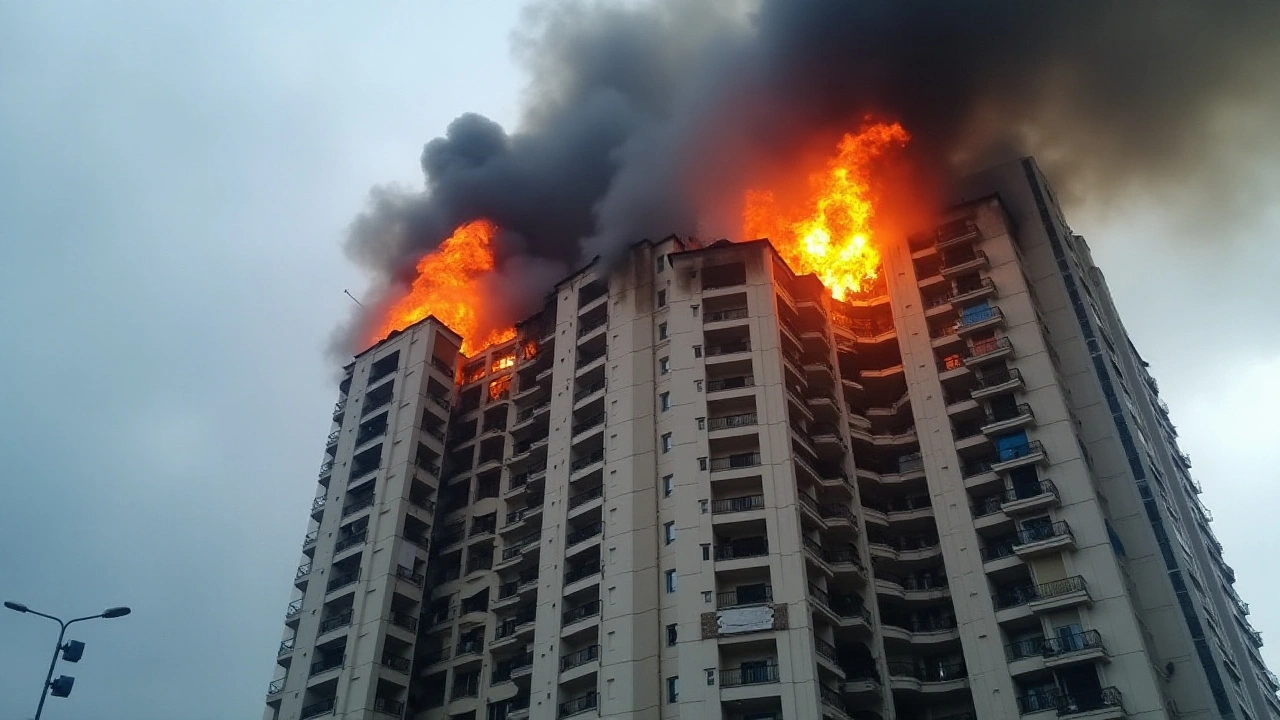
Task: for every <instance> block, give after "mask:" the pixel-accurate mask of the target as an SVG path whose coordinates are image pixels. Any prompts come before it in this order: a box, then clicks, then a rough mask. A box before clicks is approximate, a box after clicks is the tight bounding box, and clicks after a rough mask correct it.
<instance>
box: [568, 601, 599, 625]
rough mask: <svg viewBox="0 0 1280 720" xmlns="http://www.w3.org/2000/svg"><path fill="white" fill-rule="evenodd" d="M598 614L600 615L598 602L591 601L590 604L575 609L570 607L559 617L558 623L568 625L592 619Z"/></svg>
mask: <svg viewBox="0 0 1280 720" xmlns="http://www.w3.org/2000/svg"><path fill="white" fill-rule="evenodd" d="M599 614H600V601H599V600H592V601H591V602H587V603H583V604H581V605H578V606H576V607H571V608H569V609H568V610H565V611H564V614H563V615H561V616H560V621H561V623H562V624H564V625H568V624H570V623H575V622H577V621H579V620H585V619H586V618H589V617H594V616H596V615H599Z"/></svg>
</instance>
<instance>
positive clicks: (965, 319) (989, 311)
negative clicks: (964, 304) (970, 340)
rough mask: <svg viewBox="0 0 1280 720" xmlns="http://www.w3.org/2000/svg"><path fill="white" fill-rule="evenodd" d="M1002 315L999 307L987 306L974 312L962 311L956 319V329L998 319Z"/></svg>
mask: <svg viewBox="0 0 1280 720" xmlns="http://www.w3.org/2000/svg"><path fill="white" fill-rule="evenodd" d="M1003 317H1004V313H1003V312H1001V311H1000V308H998V307H994V306H988V307H985V308H983V309H981V310H976V311H974V312H968V313H962V314H961V316H960V319H959V320H957V321H956V329H957V330H963V329H964V328H966V327H969V326H970V325H977V324H979V323H984V322H986V321H988V320H998V319H1000V318H1003Z"/></svg>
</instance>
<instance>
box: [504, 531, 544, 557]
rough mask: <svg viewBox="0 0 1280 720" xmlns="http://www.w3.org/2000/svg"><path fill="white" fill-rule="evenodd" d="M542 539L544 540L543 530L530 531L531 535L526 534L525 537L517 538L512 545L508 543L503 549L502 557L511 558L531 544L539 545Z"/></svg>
mask: <svg viewBox="0 0 1280 720" xmlns="http://www.w3.org/2000/svg"><path fill="white" fill-rule="evenodd" d="M540 540H542V532H541V531H538V532H534V533H530V534H529V535H525V536H524V537H522V538H520V539H519V540H516V541H515V542H513V543H511V544H510V545H507V546H506V547H504V548H503V549H502V559H503V560H510V559H511V558H513V557H515V556H516V555H519V554H520V553H522V552H524V549H525V548H527V547H529V546H531V545H537V544H538V542H539V541H540Z"/></svg>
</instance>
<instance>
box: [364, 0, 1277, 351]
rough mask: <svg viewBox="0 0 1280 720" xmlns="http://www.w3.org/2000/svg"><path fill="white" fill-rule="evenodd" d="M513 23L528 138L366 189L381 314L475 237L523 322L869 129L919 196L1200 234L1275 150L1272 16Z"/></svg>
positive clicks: (1001, 12) (1210, 8) (658, 14)
mask: <svg viewBox="0 0 1280 720" xmlns="http://www.w3.org/2000/svg"><path fill="white" fill-rule="evenodd" d="M526 19H527V21H528V25H527V27H526V28H525V30H524V31H523V32H522V33H521V34H520V36H519V40H518V41H517V50H518V52H519V56H520V57H521V58H522V61H523V63H524V64H525V66H526V67H527V69H528V71H529V73H530V76H531V78H532V80H531V85H530V88H529V94H528V96H527V98H526V111H525V116H524V118H523V119H522V121H521V123H520V126H519V127H518V128H517V129H516V130H514V131H511V132H508V131H506V130H504V129H503V128H501V127H499V126H498V125H497V124H496V123H494V122H492V121H490V120H487V119H486V118H483V117H480V116H478V115H472V114H466V115H462V116H461V117H459V118H458V119H457V120H455V121H454V122H453V123H451V124H450V126H449V127H448V128H447V129H446V131H445V134H444V136H443V137H440V138H437V139H435V140H432V141H431V142H429V143H427V145H426V148H425V149H424V151H423V154H422V167H423V171H424V173H425V175H426V188H425V190H424V191H423V192H421V193H420V194H413V195H404V194H401V193H396V192H394V191H389V190H385V189H377V190H375V191H374V194H373V199H372V202H371V206H370V208H369V210H368V211H367V212H366V213H365V214H364V215H362V216H361V217H359V218H358V219H357V220H356V221H355V223H353V226H352V230H351V234H350V238H349V241H348V251H349V253H350V255H351V257H352V258H353V259H355V260H356V261H357V262H359V263H360V264H362V265H363V266H365V267H366V268H367V269H368V270H370V271H371V273H372V275H373V278H374V285H375V288H374V292H375V294H376V293H378V292H387V290H388V288H392V289H393V288H394V285H395V283H397V282H402V281H403V279H404V278H405V276H406V273H407V272H408V271H410V270H411V268H412V266H413V263H414V261H415V260H416V259H417V258H418V257H419V256H420V255H421V254H422V253H423V252H425V251H427V250H430V249H431V248H433V247H435V246H436V245H437V244H438V243H439V242H440V241H441V240H442V239H443V238H445V237H446V236H448V234H449V233H450V232H451V230H452V229H453V228H454V227H455V226H457V225H458V224H459V223H461V222H464V221H466V220H470V219H474V218H478V217H485V218H490V219H492V220H494V221H495V222H497V223H498V224H499V225H500V226H501V227H502V228H503V229H504V230H505V235H504V238H503V242H502V252H501V260H500V262H501V265H502V267H503V273H504V277H505V278H509V279H510V280H511V281H512V283H513V284H511V285H508V287H511V288H514V291H513V293H512V298H511V300H510V302H509V303H508V306H509V307H507V308H504V311H509V312H510V313H512V318H513V319H514V318H515V317H517V316H518V314H520V313H523V312H527V311H528V310H530V309H531V307H530V306H531V305H532V304H534V303H536V302H537V299H538V297H539V296H540V294H541V293H542V292H544V291H546V290H549V289H550V288H549V286H548V285H547V281H548V278H553V277H555V276H556V275H557V274H558V273H560V272H565V271H567V270H568V269H569V268H571V267H573V266H574V265H576V264H578V263H580V262H583V261H585V260H589V259H590V258H591V257H593V256H596V255H602V256H605V257H611V256H613V255H614V254H616V252H617V251H618V250H619V249H620V248H623V247H625V246H626V245H628V244H629V243H631V242H633V241H635V240H638V239H641V238H644V237H661V236H665V235H668V234H670V233H689V234H693V233H695V232H696V231H698V230H703V231H704V232H706V231H708V230H710V231H712V232H714V233H715V234H725V235H730V236H732V235H733V234H735V232H736V228H732V227H723V224H724V223H723V222H722V220H723V218H725V217H732V213H724V212H723V207H724V205H725V204H726V203H730V204H731V203H733V202H734V201H735V198H737V199H740V198H741V194H742V191H743V189H744V188H745V187H747V186H748V185H752V184H759V183H758V182H757V181H759V180H760V179H761V178H762V177H763V176H765V175H766V174H767V173H768V172H770V169H771V168H773V167H776V166H777V165H778V163H779V162H780V161H781V160H782V159H784V158H786V157H788V156H790V155H792V154H794V153H796V152H799V151H800V150H801V149H802V148H803V147H804V146H805V145H806V143H811V142H813V140H814V138H820V137H824V136H828V135H829V136H831V137H833V138H834V136H835V135H837V134H838V133H840V132H842V131H847V130H850V129H854V128H856V126H857V125H858V124H859V122H860V121H861V119H862V118H863V117H864V116H866V115H867V114H875V115H877V116H881V117H886V118H889V119H896V120H899V121H901V122H902V123H903V125H905V126H906V127H907V129H908V130H909V131H910V132H911V133H912V135H913V140H912V142H911V145H910V149H909V153H910V156H911V159H912V160H913V165H914V166H916V167H920V168H927V169H928V171H929V172H930V173H931V179H932V180H933V181H934V182H938V183H945V181H946V179H947V178H948V177H949V176H951V175H953V174H955V173H961V172H966V171H969V170H972V169H975V168H976V167H977V166H980V165H983V164H986V163H989V162H993V161H999V160H1005V159H1009V158H1011V157H1014V156H1016V155H1022V154H1036V155H1037V157H1038V159H1039V160H1040V162H1041V164H1042V165H1043V166H1044V167H1046V169H1047V171H1048V173H1049V175H1050V177H1051V178H1052V179H1053V180H1054V182H1055V184H1056V185H1057V187H1058V188H1059V191H1060V194H1062V195H1064V196H1065V197H1067V198H1069V199H1070V198H1077V199H1091V200H1096V199H1099V198H1108V197H1109V198H1124V197H1127V196H1131V195H1132V194H1133V193H1134V192H1140V193H1144V194H1152V193H1158V192H1159V191H1162V190H1177V191H1179V193H1180V196H1182V197H1190V198H1195V199H1196V202H1194V203H1190V204H1186V205H1185V207H1186V208H1187V209H1189V210H1191V211H1192V212H1196V213H1200V214H1201V216H1202V217H1208V216H1209V215H1208V214H1209V213H1211V212H1217V213H1219V214H1220V213H1222V212H1224V211H1226V212H1233V211H1235V210H1238V209H1239V207H1240V206H1241V205H1243V204H1247V202H1249V201H1250V200H1249V199H1251V198H1253V197H1256V196H1257V195H1259V194H1260V193H1259V191H1258V190H1257V189H1256V187H1255V185H1254V180H1255V178H1254V175H1253V172H1252V171H1253V170H1255V169H1257V165H1256V163H1260V162H1262V160H1260V159H1267V160H1270V159H1273V158H1274V157H1275V156H1276V150H1277V149H1278V148H1280V132H1276V128H1278V127H1280V81H1277V80H1276V72H1277V69H1278V68H1280V4H1277V3H1269V2H1239V3H1236V2H1227V3H1218V2H1199V3H1184V2H1163V1H1157V0H1125V1H1124V2H1103V1H1101V0H1098V1H1092V0H1086V1H1084V2H1081V1H1079V0H1036V1H1035V2H1014V1H1012V0H1010V1H1001V2H985V1H979V0H973V1H970V2H956V1H955V0H935V1H933V2H924V1H920V0H917V1H914V2H890V1H888V0H885V1H882V2H872V1H869V0H868V1H854V0H845V1H840V0H761V1H760V2H757V3H750V2H736V3H735V2H706V0H653V1H651V2H647V3H635V2H632V3H628V4H625V5H623V4H616V3H598V2H585V1H584V2H575V1H565V2H550V3H544V4H540V5H537V6H536V7H534V8H532V9H531V10H530V11H528V13H527V18H526ZM457 71H458V72H465V68H458V69H457ZM1250 159H1251V160H1252V161H1253V162H1254V163H1255V165H1254V166H1252V167H1250V166H1249V165H1248V163H1246V162H1244V161H1245V160H1250ZM1250 188H1255V189H1254V190H1252V191H1249V189H1250ZM699 223H701V224H702V225H701V227H700V226H699ZM535 260H536V265H537V267H538V269H539V271H538V272H536V273H532V277H533V279H532V280H527V281H524V282H523V284H521V283H520V282H519V281H520V279H521V278H524V277H525V273H523V272H521V270H520V268H522V267H524V266H525V265H526V264H527V263H530V262H532V261H535ZM357 320H358V319H357ZM355 324H358V322H357V323H355ZM348 347H349V346H348Z"/></svg>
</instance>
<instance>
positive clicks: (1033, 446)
mask: <svg viewBox="0 0 1280 720" xmlns="http://www.w3.org/2000/svg"><path fill="white" fill-rule="evenodd" d="M1043 452H1044V445H1042V444H1041V443H1040V441H1039V440H1032V441H1030V442H1027V443H1025V444H1023V445H1012V446H1009V447H1002V448H1000V449H999V450H997V451H996V462H1009V461H1010V460H1017V459H1019V458H1024V457H1028V456H1030V455H1036V454H1038V453H1043Z"/></svg>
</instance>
